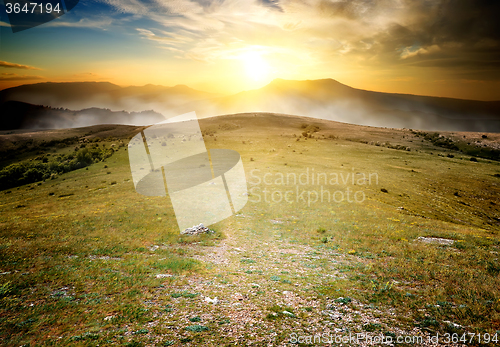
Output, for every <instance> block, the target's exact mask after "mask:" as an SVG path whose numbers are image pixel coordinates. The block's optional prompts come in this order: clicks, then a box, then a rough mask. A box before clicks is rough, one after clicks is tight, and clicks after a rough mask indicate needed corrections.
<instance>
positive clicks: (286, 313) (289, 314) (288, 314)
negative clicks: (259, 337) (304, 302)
mask: <svg viewBox="0 0 500 347" xmlns="http://www.w3.org/2000/svg"><path fill="white" fill-rule="evenodd" d="M283 314H284V315H285V316H288V317H295V315H294V314H293V313H292V312H288V311H283Z"/></svg>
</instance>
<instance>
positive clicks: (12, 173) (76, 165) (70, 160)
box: [0, 147, 114, 190]
mask: <svg viewBox="0 0 500 347" xmlns="http://www.w3.org/2000/svg"><path fill="white" fill-rule="evenodd" d="M113 152H114V151H113V150H112V149H105V148H99V147H95V148H91V149H89V148H81V149H79V150H77V151H76V152H75V153H71V154H67V155H58V156H53V157H51V159H50V160H49V159H48V158H47V157H43V158H40V159H39V160H34V161H23V162H20V163H14V164H11V165H8V166H6V167H5V168H3V169H2V170H0V190H5V189H9V188H14V187H18V186H22V185H24V184H29V183H34V182H38V181H42V180H46V179H49V178H51V176H52V177H53V176H54V175H58V174H62V173H65V172H69V171H73V170H77V169H81V168H84V167H86V166H89V165H91V164H93V163H96V162H99V161H103V160H105V159H106V158H109V157H111V155H113Z"/></svg>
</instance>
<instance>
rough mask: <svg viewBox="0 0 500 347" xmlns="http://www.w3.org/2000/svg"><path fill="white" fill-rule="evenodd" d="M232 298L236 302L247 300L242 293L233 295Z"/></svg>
mask: <svg viewBox="0 0 500 347" xmlns="http://www.w3.org/2000/svg"><path fill="white" fill-rule="evenodd" d="M231 297H232V298H233V299H235V300H238V301H243V299H244V298H245V297H244V296H243V295H241V294H240V293H234V294H233V295H231Z"/></svg>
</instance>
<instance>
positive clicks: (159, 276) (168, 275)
mask: <svg viewBox="0 0 500 347" xmlns="http://www.w3.org/2000/svg"><path fill="white" fill-rule="evenodd" d="M172 276H173V275H171V274H158V275H156V278H166V277H172Z"/></svg>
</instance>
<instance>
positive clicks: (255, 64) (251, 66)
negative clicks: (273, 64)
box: [240, 52, 270, 81]
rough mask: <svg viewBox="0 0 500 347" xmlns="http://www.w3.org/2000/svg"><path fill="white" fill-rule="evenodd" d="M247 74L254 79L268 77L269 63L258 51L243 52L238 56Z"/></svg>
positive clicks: (258, 79) (259, 79)
mask: <svg viewBox="0 0 500 347" xmlns="http://www.w3.org/2000/svg"><path fill="white" fill-rule="evenodd" d="M240 59H241V60H242V62H243V64H244V66H245V70H246V73H247V76H248V77H249V78H251V79H253V80H254V81H261V80H263V79H265V78H266V77H268V75H269V72H270V67H269V64H268V63H267V62H266V61H265V60H264V58H262V56H261V54H260V53H258V52H245V53H243V54H242V55H241V56H240Z"/></svg>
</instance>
